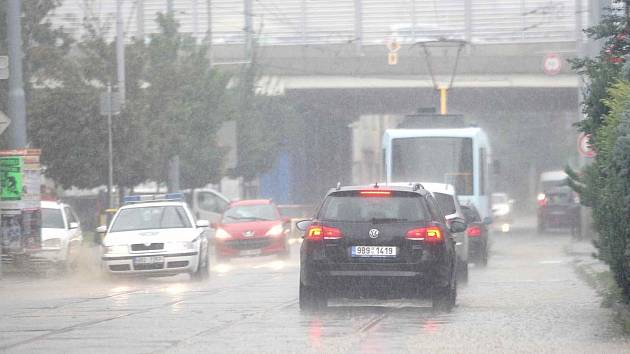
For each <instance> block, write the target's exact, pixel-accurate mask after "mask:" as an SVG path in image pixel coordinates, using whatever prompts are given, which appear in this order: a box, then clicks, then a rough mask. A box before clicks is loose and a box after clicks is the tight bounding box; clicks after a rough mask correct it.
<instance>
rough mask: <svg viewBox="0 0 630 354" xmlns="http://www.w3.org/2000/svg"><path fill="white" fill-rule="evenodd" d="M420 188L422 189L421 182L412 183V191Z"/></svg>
mask: <svg viewBox="0 0 630 354" xmlns="http://www.w3.org/2000/svg"><path fill="white" fill-rule="evenodd" d="M420 189H424V186H423V185H422V183H414V184H413V191H414V192H415V191H417V190H420Z"/></svg>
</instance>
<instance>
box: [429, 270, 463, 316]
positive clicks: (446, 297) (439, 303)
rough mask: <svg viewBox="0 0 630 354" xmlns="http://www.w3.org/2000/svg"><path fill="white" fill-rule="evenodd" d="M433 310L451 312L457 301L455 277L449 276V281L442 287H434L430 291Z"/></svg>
mask: <svg viewBox="0 0 630 354" xmlns="http://www.w3.org/2000/svg"><path fill="white" fill-rule="evenodd" d="M431 297H432V306H433V310H434V311H446V312H451V310H453V307H455V303H456V301H457V279H456V277H455V276H451V282H450V284H449V285H447V286H444V287H434V288H433V290H432V293H431Z"/></svg>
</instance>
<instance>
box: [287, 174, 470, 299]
mask: <svg viewBox="0 0 630 354" xmlns="http://www.w3.org/2000/svg"><path fill="white" fill-rule="evenodd" d="M298 227H299V228H300V229H303V230H306V232H305V235H304V242H303V243H302V248H301V260H300V261H301V269H300V308H301V309H316V308H321V307H325V306H326V305H327V300H328V298H329V297H333V296H343V297H359V296H374V297H379V298H391V297H420V296H426V295H428V296H431V297H432V300H433V307H434V308H436V309H445V310H450V309H452V308H453V306H454V305H455V299H456V297H457V280H456V256H455V240H454V237H453V236H452V232H462V231H464V230H465V229H466V225H465V223H464V220H463V219H457V220H453V221H451V224H450V226H448V225H447V223H446V220H445V218H444V215H442V212H441V211H440V209H439V207H438V206H437V202H436V201H435V199H434V198H433V196H432V195H431V193H429V192H427V191H426V190H425V189H424V188H423V187H422V186H421V185H420V184H416V185H414V186H411V187H387V188H385V187H378V185H375V186H369V187H365V186H353V187H339V188H337V189H332V190H330V191H329V192H328V193H327V195H326V197H325V198H324V201H323V203H322V205H321V206H320V208H319V209H318V211H317V212H316V214H315V218H314V219H313V220H305V221H302V222H300V223H298Z"/></svg>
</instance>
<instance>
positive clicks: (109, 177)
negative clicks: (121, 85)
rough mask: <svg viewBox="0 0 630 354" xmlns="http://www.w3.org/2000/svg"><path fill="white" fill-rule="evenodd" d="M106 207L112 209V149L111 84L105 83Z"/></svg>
mask: <svg viewBox="0 0 630 354" xmlns="http://www.w3.org/2000/svg"><path fill="white" fill-rule="evenodd" d="M107 106H108V109H107V194H108V196H107V197H108V198H107V206H108V208H110V209H111V208H113V207H114V198H113V197H114V190H113V188H114V148H113V139H112V110H113V104H112V84H111V83H109V82H108V83H107Z"/></svg>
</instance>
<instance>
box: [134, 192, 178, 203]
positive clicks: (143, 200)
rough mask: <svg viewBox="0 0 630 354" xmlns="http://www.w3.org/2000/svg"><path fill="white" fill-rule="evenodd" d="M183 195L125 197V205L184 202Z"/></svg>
mask: <svg viewBox="0 0 630 354" xmlns="http://www.w3.org/2000/svg"><path fill="white" fill-rule="evenodd" d="M183 200H184V194H183V193H166V194H145V195H127V196H125V197H123V203H125V204H130V203H147V202H160V201H183Z"/></svg>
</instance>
